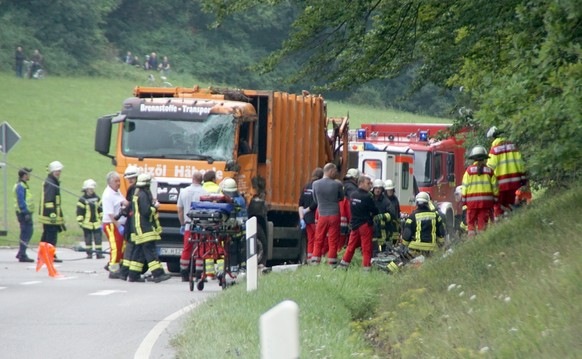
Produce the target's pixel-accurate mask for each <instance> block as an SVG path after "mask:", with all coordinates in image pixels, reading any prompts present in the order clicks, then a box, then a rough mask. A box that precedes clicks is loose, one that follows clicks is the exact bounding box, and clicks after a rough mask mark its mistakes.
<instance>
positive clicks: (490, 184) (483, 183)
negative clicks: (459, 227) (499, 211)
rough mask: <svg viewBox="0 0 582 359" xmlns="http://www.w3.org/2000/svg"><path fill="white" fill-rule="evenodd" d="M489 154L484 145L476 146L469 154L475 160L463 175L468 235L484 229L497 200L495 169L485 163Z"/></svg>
mask: <svg viewBox="0 0 582 359" xmlns="http://www.w3.org/2000/svg"><path fill="white" fill-rule="evenodd" d="M488 157H489V156H488V155H487V150H486V149H485V147H483V146H475V147H473V149H472V150H471V152H470V154H469V159H471V160H474V161H475V162H473V164H472V165H471V166H469V167H468V168H467V170H466V171H465V174H464V175H463V187H462V192H461V193H462V199H463V204H465V205H466V206H467V227H468V228H467V235H468V236H469V237H472V236H475V235H476V234H477V231H480V232H481V231H484V230H485V227H486V225H487V223H488V222H489V220H490V217H491V211H492V209H493V205H494V204H495V202H496V201H497V195H498V193H499V189H498V188H497V178H496V177H495V174H494V173H493V169H492V168H490V167H488V166H487V165H485V161H486V160H487V158H488Z"/></svg>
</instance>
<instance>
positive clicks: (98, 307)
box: [0, 245, 221, 359]
mask: <svg viewBox="0 0 582 359" xmlns="http://www.w3.org/2000/svg"><path fill="white" fill-rule="evenodd" d="M34 250H36V245H32V247H31V248H30V249H29V250H28V255H29V256H30V257H31V258H36V253H35V251H34ZM16 251H17V250H16V249H8V248H2V249H0V357H1V358H43V359H53V358H54V359H57V358H58V359H62V358H70V359H72V358H84V359H92V358H100V359H107V358H111V359H119V358H136V359H142V358H152V359H157V358H174V356H175V353H174V350H173V349H172V347H171V346H170V344H169V341H170V339H171V337H172V336H173V335H175V334H176V333H178V332H179V330H180V328H181V323H182V321H183V320H184V318H185V317H186V315H183V314H185V313H186V312H188V311H189V310H191V309H193V308H195V307H196V305H198V304H199V303H200V302H202V301H204V300H206V299H208V298H209V297H210V296H212V295H214V294H216V293H218V292H220V291H221V289H220V287H219V286H218V284H217V282H216V281H211V282H210V283H207V285H206V286H205V288H204V291H202V292H199V291H197V290H195V291H194V292H190V290H189V287H188V283H183V282H181V280H180V277H179V276H175V277H172V278H171V279H169V280H167V281H165V282H161V283H153V282H146V283H129V282H125V281H122V280H119V279H109V278H108V272H106V271H105V270H104V269H103V266H104V265H105V264H106V263H107V260H108V259H99V260H97V259H94V258H93V259H85V253H82V252H75V251H73V250H71V249H65V248H62V249H61V248H57V255H58V256H59V258H61V259H63V263H55V267H56V270H57V271H58V272H59V274H61V275H62V278H51V277H49V275H48V271H47V269H46V267H43V268H42V269H41V270H40V271H39V272H37V271H36V263H19V262H18V261H17V260H16V259H15V258H14V256H15V254H16ZM106 258H108V256H106Z"/></svg>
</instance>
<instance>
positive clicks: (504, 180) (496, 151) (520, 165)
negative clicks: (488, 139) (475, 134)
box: [487, 138, 526, 191]
mask: <svg viewBox="0 0 582 359" xmlns="http://www.w3.org/2000/svg"><path fill="white" fill-rule="evenodd" d="M487 166H489V167H491V168H492V169H493V171H494V173H495V176H496V177H497V181H498V183H499V190H500V191H508V190H516V189H518V188H519V187H520V186H521V182H522V181H523V180H525V179H526V175H525V163H524V161H523V159H522V158H521V152H519V150H518V149H517V146H516V145H515V144H513V143H511V142H508V141H506V140H505V139H504V138H496V139H495V140H494V141H493V143H492V144H491V150H489V159H488V160H487Z"/></svg>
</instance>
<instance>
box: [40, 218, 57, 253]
mask: <svg viewBox="0 0 582 359" xmlns="http://www.w3.org/2000/svg"><path fill="white" fill-rule="evenodd" d="M60 231H61V225H60V224H43V225H42V236H41V237H40V241H41V242H46V243H50V244H52V245H53V246H55V247H56V246H57V237H58V235H59V232H60Z"/></svg>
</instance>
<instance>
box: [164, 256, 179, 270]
mask: <svg viewBox="0 0 582 359" xmlns="http://www.w3.org/2000/svg"><path fill="white" fill-rule="evenodd" d="M166 266H167V267H168V272H170V273H180V260H179V259H177V260H175V259H168V261H167V262H166Z"/></svg>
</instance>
